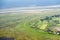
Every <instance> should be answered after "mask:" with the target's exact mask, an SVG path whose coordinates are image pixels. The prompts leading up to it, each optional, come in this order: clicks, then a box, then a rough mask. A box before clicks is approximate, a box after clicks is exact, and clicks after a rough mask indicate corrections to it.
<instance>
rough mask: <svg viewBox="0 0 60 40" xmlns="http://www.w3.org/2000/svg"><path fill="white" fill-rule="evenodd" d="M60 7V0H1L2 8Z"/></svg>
mask: <svg viewBox="0 0 60 40" xmlns="http://www.w3.org/2000/svg"><path fill="white" fill-rule="evenodd" d="M50 5H60V0H0V8H14V7H27V6H29V7H30V6H50Z"/></svg>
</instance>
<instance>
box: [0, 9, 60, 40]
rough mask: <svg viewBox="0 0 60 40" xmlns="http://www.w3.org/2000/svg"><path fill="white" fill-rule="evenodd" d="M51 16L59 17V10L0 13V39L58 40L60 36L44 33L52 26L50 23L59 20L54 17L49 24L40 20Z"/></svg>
mask: <svg viewBox="0 0 60 40" xmlns="http://www.w3.org/2000/svg"><path fill="white" fill-rule="evenodd" d="M53 15H60V9H54V10H45V11H39V12H36V11H32V12H31V11H29V12H25V11H23V12H16V13H9V12H8V13H0V37H13V38H14V39H15V40H60V35H55V34H49V33H48V32H46V30H47V28H49V27H50V26H51V25H50V24H53V22H52V21H53V20H55V19H56V20H57V19H58V20H59V21H60V18H55V17H54V18H53V19H52V20H50V21H49V22H48V21H46V20H44V21H41V20H40V19H42V18H45V17H46V16H48V17H51V16H53ZM59 26H60V25H59Z"/></svg>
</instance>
